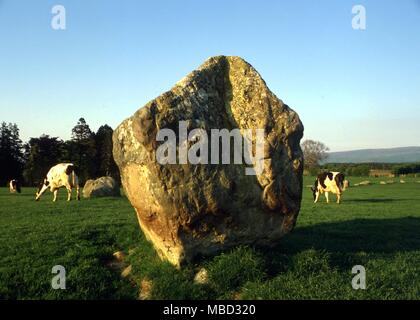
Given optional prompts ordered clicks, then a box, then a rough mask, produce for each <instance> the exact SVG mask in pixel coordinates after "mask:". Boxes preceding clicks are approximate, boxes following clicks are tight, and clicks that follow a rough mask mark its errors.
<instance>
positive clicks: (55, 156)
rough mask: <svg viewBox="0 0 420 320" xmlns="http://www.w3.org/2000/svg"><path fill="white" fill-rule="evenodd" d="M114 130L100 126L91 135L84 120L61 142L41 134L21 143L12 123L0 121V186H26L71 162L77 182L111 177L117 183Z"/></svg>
mask: <svg viewBox="0 0 420 320" xmlns="http://www.w3.org/2000/svg"><path fill="white" fill-rule="evenodd" d="M112 134H113V129H112V128H111V127H110V126H108V125H106V124H105V125H103V126H101V127H100V128H99V129H98V131H97V132H93V131H92V130H91V129H90V127H89V125H88V124H87V123H86V121H85V119H84V118H80V119H79V121H78V122H77V124H76V125H75V126H74V128H73V129H72V134H71V138H70V139H69V140H66V141H64V140H62V139H60V138H58V137H52V136H49V135H47V134H43V135H41V136H40V137H37V138H30V139H29V141H28V142H27V143H23V142H22V140H21V139H20V137H19V128H18V126H17V125H16V124H15V123H8V124H7V123H6V122H2V123H1V126H0V185H2V186H4V185H6V184H7V183H8V181H10V180H11V179H19V180H20V181H22V182H23V184H24V185H26V186H34V185H37V184H38V183H39V182H41V181H42V180H43V178H44V177H45V175H46V174H47V172H48V170H49V169H50V168H51V167H52V166H53V165H55V164H57V163H60V162H71V163H74V164H75V165H76V167H77V170H78V175H79V180H80V183H81V185H83V184H84V183H85V182H86V180H88V179H92V178H97V177H101V176H111V177H113V178H115V179H116V180H117V181H119V180H120V174H119V171H118V167H117V165H116V163H115V161H114V158H113V156H112Z"/></svg>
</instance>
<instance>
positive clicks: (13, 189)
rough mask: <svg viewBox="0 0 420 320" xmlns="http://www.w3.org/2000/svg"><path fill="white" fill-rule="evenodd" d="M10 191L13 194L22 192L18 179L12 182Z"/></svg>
mask: <svg viewBox="0 0 420 320" xmlns="http://www.w3.org/2000/svg"><path fill="white" fill-rule="evenodd" d="M9 190H10V192H11V193H15V192H18V193H20V192H21V189H20V182H19V181H18V180H16V179H13V180H10V182H9Z"/></svg>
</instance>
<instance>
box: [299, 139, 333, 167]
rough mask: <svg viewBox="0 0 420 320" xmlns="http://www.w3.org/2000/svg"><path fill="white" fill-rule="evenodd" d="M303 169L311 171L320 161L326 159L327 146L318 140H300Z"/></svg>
mask: <svg viewBox="0 0 420 320" xmlns="http://www.w3.org/2000/svg"><path fill="white" fill-rule="evenodd" d="M302 151H303V157H304V160H305V169H307V170H309V171H313V170H314V168H317V167H319V165H320V164H321V162H322V161H324V160H325V159H327V157H328V153H327V152H328V151H329V148H328V147H327V146H326V145H325V144H323V143H322V142H319V141H314V140H305V141H303V142H302Z"/></svg>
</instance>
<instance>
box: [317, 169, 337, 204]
mask: <svg viewBox="0 0 420 320" xmlns="http://www.w3.org/2000/svg"><path fill="white" fill-rule="evenodd" d="M311 190H312V193H313V196H314V203H317V202H318V200H319V196H320V194H321V193H325V198H326V199H327V203H329V202H330V201H329V199H328V192H332V193H335V194H336V195H337V203H340V201H341V194H342V193H343V191H344V174H342V173H341V172H323V173H321V174H319V175H318V177H317V179H316V180H315V184H314V186H313V187H311Z"/></svg>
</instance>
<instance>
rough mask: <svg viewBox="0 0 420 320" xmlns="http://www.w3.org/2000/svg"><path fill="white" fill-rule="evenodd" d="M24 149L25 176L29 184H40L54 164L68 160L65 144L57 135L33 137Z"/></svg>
mask: <svg viewBox="0 0 420 320" xmlns="http://www.w3.org/2000/svg"><path fill="white" fill-rule="evenodd" d="M24 149H25V158H26V163H25V169H24V172H23V176H24V179H25V182H26V183H27V184H28V185H35V184H38V183H39V182H40V181H42V179H43V178H44V177H45V175H46V174H47V172H48V170H49V169H50V168H51V167H52V166H53V165H56V164H57V163H59V162H65V161H66V156H65V144H64V142H63V141H62V140H60V139H59V138H57V137H50V136H48V135H45V134H44V135H42V136H40V137H39V138H31V139H30V140H29V142H28V143H27V144H25V147H24Z"/></svg>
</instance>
